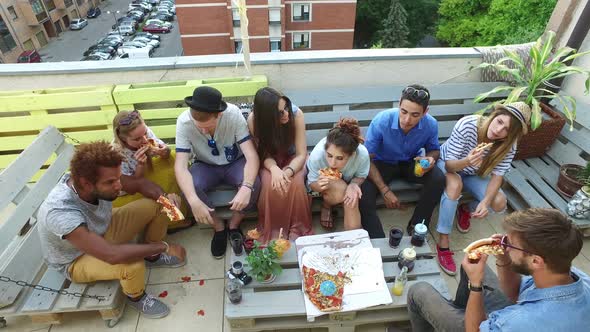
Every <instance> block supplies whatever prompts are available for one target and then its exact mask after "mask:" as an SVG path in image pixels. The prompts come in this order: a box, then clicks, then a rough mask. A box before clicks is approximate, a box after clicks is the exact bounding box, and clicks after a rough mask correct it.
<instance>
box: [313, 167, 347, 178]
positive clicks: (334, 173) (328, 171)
mask: <svg viewBox="0 0 590 332" xmlns="http://www.w3.org/2000/svg"><path fill="white" fill-rule="evenodd" d="M319 172H320V175H321V176H323V177H327V178H328V179H335V180H338V179H342V172H340V171H339V170H337V169H335V168H330V167H326V168H322V169H320V171H319Z"/></svg>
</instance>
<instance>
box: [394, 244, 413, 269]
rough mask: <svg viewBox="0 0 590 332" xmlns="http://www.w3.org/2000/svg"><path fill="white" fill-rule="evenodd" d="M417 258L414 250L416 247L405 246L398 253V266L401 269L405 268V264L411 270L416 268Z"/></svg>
mask: <svg viewBox="0 0 590 332" xmlns="http://www.w3.org/2000/svg"><path fill="white" fill-rule="evenodd" d="M415 260H416V250H414V247H411V248H405V249H404V250H402V251H400V253H399V255H398V260H397V266H398V267H399V268H400V269H403V268H404V266H405V267H406V268H407V269H408V272H409V271H412V270H413V269H414V262H415Z"/></svg>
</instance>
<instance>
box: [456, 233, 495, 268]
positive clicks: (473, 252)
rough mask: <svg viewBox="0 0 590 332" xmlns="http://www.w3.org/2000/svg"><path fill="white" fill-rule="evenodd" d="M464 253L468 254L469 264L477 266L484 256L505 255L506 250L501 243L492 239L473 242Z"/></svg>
mask: <svg viewBox="0 0 590 332" xmlns="http://www.w3.org/2000/svg"><path fill="white" fill-rule="evenodd" d="M463 252H465V253H466V254H467V259H468V260H469V263H472V264H477V262H479V260H480V259H481V256H482V255H483V254H486V255H494V256H495V255H503V254H504V249H502V246H501V245H500V241H499V240H496V239H492V238H486V239H481V240H477V241H474V242H472V243H471V244H470V245H468V246H467V247H466V248H465V249H463Z"/></svg>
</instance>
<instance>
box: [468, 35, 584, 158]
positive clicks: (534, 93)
mask: <svg viewBox="0 0 590 332" xmlns="http://www.w3.org/2000/svg"><path fill="white" fill-rule="evenodd" d="M554 43H555V33H554V32H553V31H548V32H547V33H545V34H543V36H541V37H540V38H539V39H538V40H537V41H536V43H535V44H534V45H533V46H532V47H531V49H530V52H529V54H530V65H528V66H527V65H526V63H525V61H524V60H523V59H521V57H520V56H518V55H517V54H516V52H514V51H511V50H508V49H504V53H505V55H506V56H505V57H503V58H502V59H500V60H498V61H497V62H496V63H482V64H481V65H479V66H478V67H477V68H490V67H491V68H493V69H495V70H496V71H497V72H498V73H499V74H501V75H504V76H505V77H506V78H507V79H508V80H510V81H512V82H513V84H507V85H501V86H498V87H495V88H494V89H492V90H490V91H488V92H485V93H482V94H480V95H478V96H477V97H476V98H475V102H481V101H483V100H484V99H486V98H488V97H490V96H492V97H493V95H494V94H496V93H508V96H507V97H506V98H504V99H501V100H499V101H497V102H498V103H511V102H515V101H524V102H526V103H527V104H528V105H529V106H530V107H531V110H532V115H531V124H530V129H531V130H529V133H528V134H527V135H525V136H524V137H523V138H522V139H521V140H520V142H518V145H519V146H518V153H517V156H516V158H515V159H525V158H532V157H538V156H542V155H543V154H544V153H545V151H546V150H547V148H548V147H549V146H551V144H553V142H554V141H555V139H556V138H557V136H559V133H560V132H561V129H562V128H563V126H564V125H565V119H564V118H563V116H561V115H560V114H559V113H558V112H555V111H554V110H552V109H551V107H550V106H548V105H546V104H545V103H542V102H541V100H543V101H546V102H549V101H550V100H553V99H555V100H556V101H558V103H559V104H560V105H561V108H562V110H563V113H564V114H565V116H566V117H567V119H568V120H569V122H570V130H573V121H574V120H575V118H576V100H575V99H574V98H573V97H571V96H564V95H560V94H558V93H557V92H555V90H556V89H558V88H559V87H558V86H555V85H553V84H552V83H551V81H552V80H555V79H559V78H563V77H567V76H569V75H573V74H582V75H586V82H585V87H586V88H585V92H584V93H585V94H588V92H589V91H590V71H589V70H587V69H585V68H581V67H575V66H570V65H568V64H569V63H570V61H572V60H574V59H576V58H578V57H581V56H583V55H586V54H589V53H590V51H588V52H582V53H578V52H576V50H574V49H573V48H570V47H562V48H559V49H558V50H555V51H554ZM552 89H555V90H552ZM542 113H545V114H546V115H548V116H549V118H550V119H545V120H544V119H543V115H542Z"/></svg>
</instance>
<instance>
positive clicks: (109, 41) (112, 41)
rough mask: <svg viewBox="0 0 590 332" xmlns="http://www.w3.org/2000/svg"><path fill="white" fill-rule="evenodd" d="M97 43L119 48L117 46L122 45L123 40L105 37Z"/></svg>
mask: <svg viewBox="0 0 590 332" xmlns="http://www.w3.org/2000/svg"><path fill="white" fill-rule="evenodd" d="M96 44H97V45H102V46H109V47H112V48H117V47H119V46H121V44H123V41H122V40H118V39H113V38H110V39H107V38H105V39H102V40H101V41H99V42H98V43H96Z"/></svg>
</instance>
